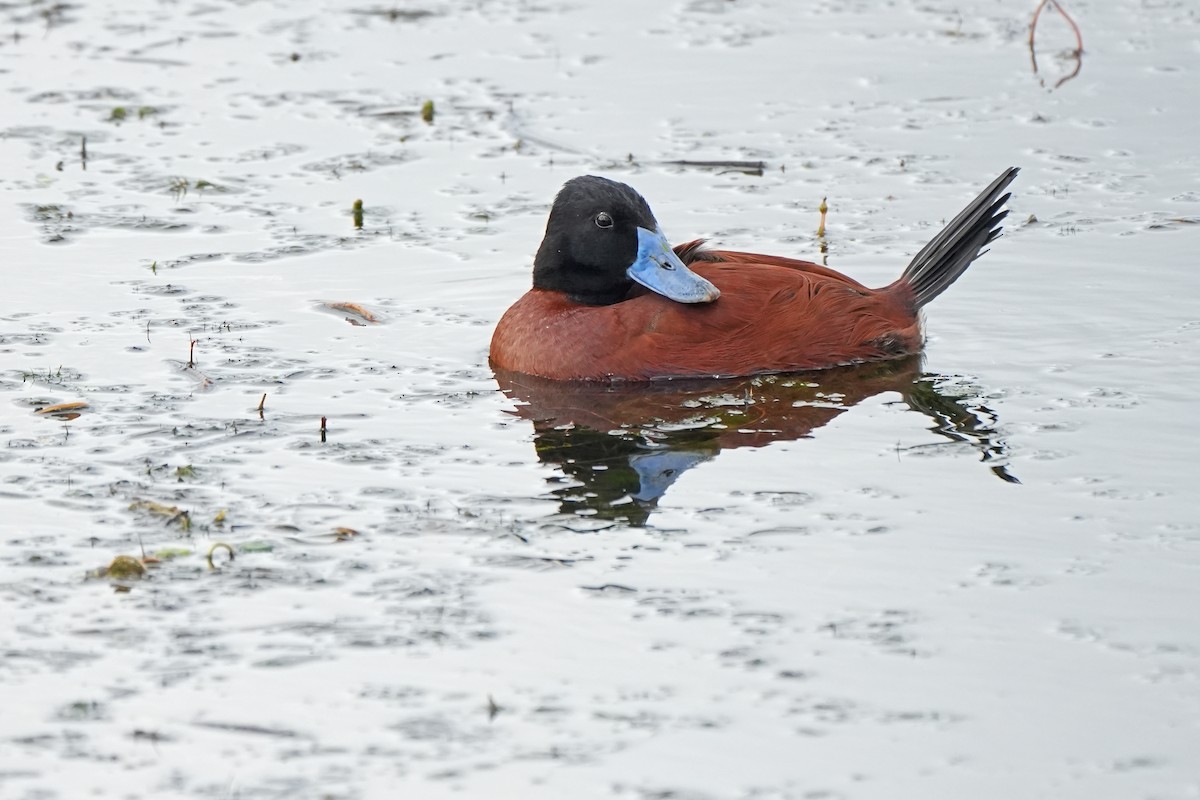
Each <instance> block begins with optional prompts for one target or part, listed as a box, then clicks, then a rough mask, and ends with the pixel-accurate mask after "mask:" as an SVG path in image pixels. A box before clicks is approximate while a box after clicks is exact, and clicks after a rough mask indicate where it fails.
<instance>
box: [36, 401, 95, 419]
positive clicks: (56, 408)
mask: <svg viewBox="0 0 1200 800" xmlns="http://www.w3.org/2000/svg"><path fill="white" fill-rule="evenodd" d="M87 408H88V404H87V403H84V402H82V401H79V402H75V403H55V404H54V405H52V406H42V407H41V408H35V409H34V410H33V413H35V414H38V415H40V416H43V417H54V418H55V419H62V420H71V419H78V418H79V416H80V415H81V413H82V412H83V411H84V410H85V409H87Z"/></svg>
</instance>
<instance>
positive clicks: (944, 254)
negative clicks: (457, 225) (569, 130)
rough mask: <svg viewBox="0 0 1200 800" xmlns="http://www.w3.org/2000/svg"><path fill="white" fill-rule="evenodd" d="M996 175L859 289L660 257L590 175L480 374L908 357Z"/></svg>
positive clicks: (586, 376) (687, 253)
mask: <svg viewBox="0 0 1200 800" xmlns="http://www.w3.org/2000/svg"><path fill="white" fill-rule="evenodd" d="M1018 171H1019V170H1018V168H1017V167H1009V168H1008V169H1006V170H1004V171H1003V172H1002V173H1001V174H1000V176H999V177H997V178H996V179H995V180H994V181H992V183H991V184H990V185H988V187H987V188H986V189H984V190H983V191H982V192H981V193H980V194H979V196H978V197H976V198H975V199H974V200H972V201H971V202H970V203H968V204H967V206H966V207H965V208H964V209H963V210H962V211H961V212H960V213H959V214H958V215H957V216H956V217H954V218H953V219H952V220H951V221H950V222H949V223H948V224H947V225H946V226H945V227H944V228H943V229H942V230H941V232H939V233H938V234H937V235H936V236H934V237H933V238H932V239H931V240H930V241H929V242H928V244H926V245H925V246H924V247H923V248H921V249H920V250H919V251H918V252H917V254H916V255H915V256H913V258H912V260H911V261H910V262H909V264H908V266H907V267H906V268H905V269H904V271H903V272H902V273H901V275H900V277H899V278H897V279H896V280H895V281H893V282H892V283H890V284H888V285H887V286H884V287H882V288H878V289H871V288H868V287H866V286H864V285H863V284H861V283H859V282H858V281H856V280H854V279H853V278H850V277H849V276H846V275H843V274H841V273H840V272H837V271H836V270H834V269H831V268H829V267H826V266H822V265H820V264H816V263H813V262H810V261H803V260H800V259H794V258H788V257H785V256H771V255H762V254H759V253H750V252H740V251H734V250H720V249H710V248H709V247H708V246H707V244H706V243H705V241H704V240H702V239H697V240H691V241H688V242H685V243H683V244H681V245H678V246H674V247H673V246H672V245H671V244H670V242H669V241H668V239H667V237H666V235H665V234H664V233H663V231H662V228H661V226H660V225H659V224H658V221H657V220H656V219H655V216H654V213H653V211H651V209H650V205H649V204H648V203H647V202H646V200H645V198H643V197H642V196H641V195H640V194H638V192H637V191H635V190H634V189H633V188H632V187H630V186H627V185H626V184H623V183H620V182H617V181H614V180H611V179H608V178H604V177H599V176H595V175H582V176H579V177H576V178H572V179H571V180H569V181H567V182H566V183H565V184H564V185H563V187H562V189H561V190H560V191H559V192H558V194H557V195H556V197H555V199H554V203H553V205H552V207H551V209H550V216H549V219H548V220H547V223H546V232H545V235H544V237H543V239H542V242H541V245H540V246H539V248H538V250H537V254H536V255H535V257H534V260H533V286H532V288H530V289H529V290H528V291H527V292H526V293H525V294H524V295H523V296H521V297H520V298H519V299H518V300H517V301H516V302H515V303H513V305H512V306H511V307H510V308H509V309H508V310H507V311H506V312H505V313H504V315H503V316H502V317H501V318H500V321H499V322H498V323H497V325H496V328H495V331H494V332H493V334H492V340H491V346H490V349H489V363H490V365H491V367H492V368H493V370H505V371H508V372H516V373H522V374H526V375H535V376H538V377H541V378H547V379H550V380H559V381H594V382H604V383H617V382H627V381H628V382H635V381H636V382H643V381H656V380H664V379H679V378H730V377H744V376H751V375H758V374H765V373H785V372H802V371H808V370H820V369H827V368H830V367H836V366H844V365H850V364H858V363H864V362H869V361H881V360H886V359H898V358H904V357H906V356H911V355H914V354H916V353H919V352H920V351H921V349H922V346H923V344H924V335H923V332H922V327H921V309H922V308H924V306H925V305H926V304H928V303H929V302H930V301H931V300H933V299H934V298H935V297H937V296H938V295H940V294H941V293H942V292H944V291H945V290H946V289H947V288H948V287H949V286H950V285H951V284H952V283H954V282H955V281H956V280H957V279H958V278H959V277H960V276H961V275H962V274H963V272H964V271H965V270H966V269H967V267H969V266H970V265H971V263H972V262H973V261H974V260H975V259H976V258H978V257H979V256H980V255H981V254H982V253H984V252H986V250H985V248H986V247H987V245H988V244H990V243H991V242H992V241H994V240H995V239H996V238H997V237H998V236H1000V234H1001V232H1002V227H1001V222H1002V221H1003V220H1004V218H1005V217H1006V216H1007V215H1008V211H1007V210H1006V209H1005V208H1004V205H1005V203H1007V202H1008V199H1009V197H1010V196H1011V194H1010V193H1009V192H1006V189H1007V188H1008V186H1009V184H1011V183H1012V181H1013V180H1014V179H1015V178H1016V176H1017V173H1018Z"/></svg>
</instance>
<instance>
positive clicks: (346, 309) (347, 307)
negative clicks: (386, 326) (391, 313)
mask: <svg viewBox="0 0 1200 800" xmlns="http://www.w3.org/2000/svg"><path fill="white" fill-rule="evenodd" d="M325 307H326V308H328V309H329V310H331V311H341V312H343V313H346V314H352V315H354V317H357V320H356V319H354V318H352V317H347V318H346V321H347V322H349V323H350V324H351V325H365V324H367V323H370V324H372V325H374V324H377V323H378V322H379V318H378V317H376V316H375V315H374V314H373V313H372V312H371V311H370V310H369V309H367V308H366V307H364V306H361V305H359V304H358V303H326V304H325Z"/></svg>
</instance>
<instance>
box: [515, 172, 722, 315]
mask: <svg viewBox="0 0 1200 800" xmlns="http://www.w3.org/2000/svg"><path fill="white" fill-rule="evenodd" d="M635 282H636V283H640V284H642V285H643V286H645V287H647V288H648V289H651V290H653V291H655V292H658V293H659V294H661V295H663V296H665V297H669V298H671V299H672V300H676V301H678V302H681V303H707V302H711V301H713V300H716V299H717V297H718V295H719V294H720V292H718V291H717V288H716V287H715V286H713V285H712V284H711V283H709V282H708V281H706V280H705V279H704V278H701V277H700V276H699V275H696V274H695V273H694V272H692V271H691V270H689V269H688V268H687V267H686V266H684V264H683V262H682V261H680V260H679V258H678V257H677V256H676V255H675V253H674V251H672V250H671V246H670V244H668V243H667V239H666V237H665V236H664V235H663V233H662V231H661V230H660V229H659V227H658V221H657V220H655V219H654V213H653V212H652V211H651V210H650V206H649V205H648V204H647V203H646V201H645V199H643V198H642V196H641V195H640V194H638V193H637V192H635V191H634V190H633V189H631V188H630V187H628V186H626V185H625V184H623V183H617V182H616V181H610V180H608V179H607V178H598V177H596V176H594V175H584V176H581V177H578V178H572V179H571V180H569V181H567V183H566V184H565V185H564V186H563V188H562V190H561V191H559V193H558V196H557V197H556V198H554V206H553V208H551V209H550V219H549V221H548V222H547V223H546V236H545V238H543V239H542V246H541V247H540V248H539V249H538V253H537V256H536V257H535V258H534V261H533V286H534V288H536V289H547V290H550V291H556V292H563V293H564V294H566V295H567V296H568V297H570V298H571V299H572V300H575V301H576V302H579V303H587V304H588V305H608V304H611V303H617V302H620V301H621V300H624V299H625V298H626V296H628V294H629V290H630V289H631V288H633V284H634V283H635Z"/></svg>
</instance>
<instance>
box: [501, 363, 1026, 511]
mask: <svg viewBox="0 0 1200 800" xmlns="http://www.w3.org/2000/svg"><path fill="white" fill-rule="evenodd" d="M920 368H921V359H920V357H919V356H913V357H910V358H905V359H900V360H896V361H883V362H876V363H870V364H862V365H858V366H853V367H839V368H835V369H827V370H821V371H819V372H812V373H795V374H789V375H759V376H754V377H747V378H736V379H730V380H721V381H711V380H708V381H694V380H688V381H678V380H677V381H665V382H661V383H650V384H647V383H637V384H628V385H624V386H623V385H621V384H596V383H575V382H565V381H553V380H546V379H544V378H537V377H533V376H530V375H523V374H520V373H516V372H508V371H505V370H499V371H497V372H496V380H497V382H498V383H499V385H500V389H501V390H502V391H503V392H504V393H505V394H506V395H508V397H509V398H510V399H512V400H513V401H515V403H516V411H515V412H513V413H515V414H516V415H518V416H520V417H522V418H524V419H528V420H531V421H532V422H533V427H534V445H535V447H536V449H537V454H538V459H539V460H540V461H542V462H543V463H545V464H550V465H553V466H555V467H557V468H559V469H560V470H562V473H563V474H562V475H556V476H555V477H553V478H550V479H549V481H550V482H551V483H552V484H556V485H558V487H557V488H554V489H552V490H551V494H553V495H554V496H556V497H557V498H558V500H559V503H560V510H561V512H562V513H564V514H587V515H589V516H594V517H599V518H601V519H607V520H621V521H625V522H627V523H629V524H633V525H644V524H645V523H646V521H647V520H648V518H649V516H650V514H651V512H653V510H654V508H655V506H656V505H657V503H658V500H659V498H661V497H662V496H663V494H664V493H666V491H667V489H669V488H670V487H671V484H673V483H674V482H675V481H676V480H678V478H679V476H680V475H682V474H683V473H684V472H686V471H687V470H689V469H691V468H692V467H694V466H696V465H697V464H700V463H703V462H705V461H708V460H709V459H711V458H713V457H715V456H716V455H717V454H718V453H719V452H721V451H722V450H724V449H732V448H736V447H762V446H763V445H767V444H770V443H771V442H778V441H791V440H794V439H800V438H803V437H805V436H808V435H810V434H811V433H812V432H813V431H815V430H816V429H817V428H820V427H822V426H824V425H826V424H828V423H829V422H830V421H832V420H833V419H834V418H835V417H837V416H839V415H840V414H843V413H845V412H846V411H849V410H850V409H851V408H853V407H854V406H856V405H858V404H859V403H861V402H862V401H864V400H866V399H868V398H870V397H874V396H876V395H879V394H882V393H885V392H894V393H896V394H898V395H900V397H901V398H902V401H903V402H904V403H905V404H907V405H908V406H909V407H910V408H912V409H913V410H914V411H919V412H921V413H922V414H925V415H926V416H928V417H929V418H930V419H931V420H933V423H934V424H933V425H931V426H930V427H929V430H930V431H932V432H933V433H934V434H936V435H938V436H939V437H942V439H941V440H940V441H931V442H929V444H927V445H919V446H920V447H928V446H933V445H936V444H939V443H940V444H950V443H958V444H960V445H964V446H970V447H973V448H975V449H976V450H978V451H979V453H980V454H981V460H982V461H983V463H984V464H985V465H986V466H987V468H988V469H990V470H991V471H992V473H994V474H995V475H996V476H997V477H998V478H1000V479H1001V480H1004V481H1008V482H1010V483H1018V482H1019V481H1017V479H1016V478H1015V477H1014V476H1013V475H1012V474H1011V473H1010V472H1009V471H1008V468H1007V466H1006V460H1007V451H1006V448H1005V445H1004V443H1003V442H1002V441H1001V440H1000V439H999V438H998V435H997V433H996V431H995V429H994V427H993V425H994V422H995V415H994V414H993V413H992V412H991V411H990V410H989V409H988V408H987V407H986V406H983V405H981V404H980V403H979V402H977V400H975V399H973V398H972V397H970V396H962V393H961V391H960V392H956V391H955V387H954V386H948V384H950V383H951V381H950V380H949V379H947V378H945V377H943V376H939V375H931V374H923V373H921V371H920Z"/></svg>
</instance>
